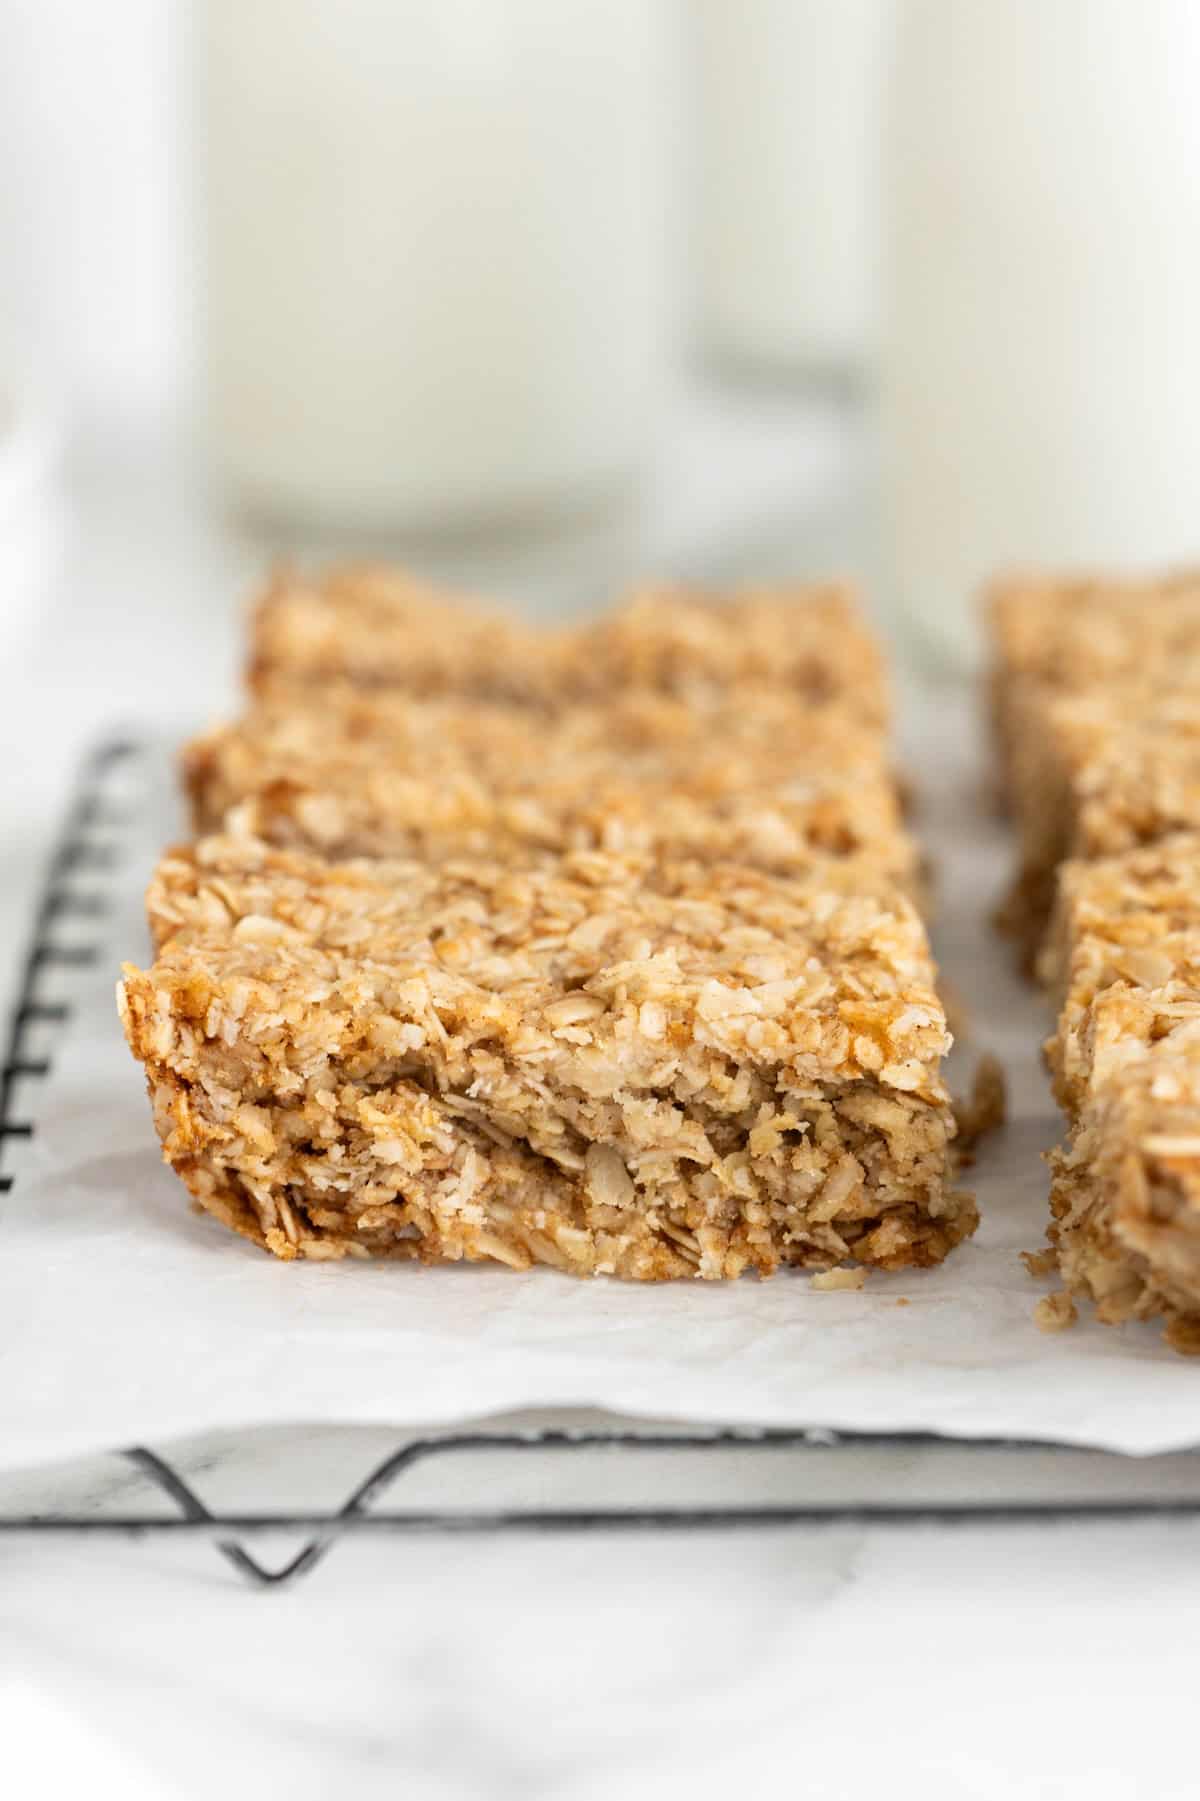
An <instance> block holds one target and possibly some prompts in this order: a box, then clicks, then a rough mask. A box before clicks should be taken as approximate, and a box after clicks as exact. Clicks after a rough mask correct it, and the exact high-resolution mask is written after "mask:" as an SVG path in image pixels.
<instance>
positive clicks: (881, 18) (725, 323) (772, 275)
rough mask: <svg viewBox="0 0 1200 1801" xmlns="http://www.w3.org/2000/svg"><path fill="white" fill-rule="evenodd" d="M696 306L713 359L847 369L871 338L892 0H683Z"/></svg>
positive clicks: (800, 369) (852, 371)
mask: <svg viewBox="0 0 1200 1801" xmlns="http://www.w3.org/2000/svg"><path fill="white" fill-rule="evenodd" d="M694 17H695V23H696V36H697V55H698V88H699V108H698V120H697V127H698V134H697V144H696V156H697V177H698V190H699V192H698V217H697V234H698V251H699V282H700V293H699V315H700V332H701V336H702V339H703V344H704V348H705V349H706V350H707V351H708V352H709V353H710V355H711V356H712V357H713V358H714V359H715V360H717V361H718V362H721V363H725V364H729V365H731V366H734V367H738V366H740V367H743V368H745V369H747V370H749V371H751V372H753V371H755V370H761V371H763V372H766V371H783V372H785V373H790V374H793V375H796V376H799V377H812V376H817V377H822V376H828V375H831V374H832V375H834V376H846V375H850V376H857V375H858V374H859V373H860V371H861V369H862V367H863V365H864V364H867V363H869V362H870V361H871V358H872V356H873V352H874V346H875V311H876V303H877V295H878V255H879V230H880V224H879V181H880V168H879V164H880V108H881V98H882V87H883V79H884V72H885V64H886V53H887V45H888V37H889V27H890V17H891V0H695V12H694Z"/></svg>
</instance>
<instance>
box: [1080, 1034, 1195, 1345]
mask: <svg viewBox="0 0 1200 1801" xmlns="http://www.w3.org/2000/svg"><path fill="white" fill-rule="evenodd" d="M1052 1168H1053V1172H1054V1176H1053V1185H1052V1188H1051V1196H1050V1201H1051V1210H1052V1213H1053V1215H1054V1225H1053V1227H1052V1228H1051V1236H1052V1239H1053V1241H1054V1243H1055V1245H1056V1247H1057V1252H1058V1265H1059V1270H1060V1272H1061V1274H1062V1277H1063V1280H1064V1282H1065V1283H1066V1286H1067V1289H1068V1291H1069V1292H1070V1293H1071V1294H1074V1295H1078V1296H1080V1297H1083V1298H1086V1299H1088V1300H1090V1301H1092V1302H1093V1303H1094V1304H1095V1308H1096V1312H1097V1315H1098V1317H1099V1318H1100V1319H1101V1320H1103V1321H1105V1322H1106V1323H1108V1324H1111V1325H1119V1324H1121V1323H1122V1322H1123V1321H1125V1320H1134V1319H1152V1318H1162V1319H1163V1320H1165V1322H1166V1336H1167V1339H1168V1341H1169V1342H1170V1343H1171V1344H1172V1345H1174V1346H1175V1348H1176V1349H1177V1350H1182V1351H1188V1352H1195V1351H1198V1350H1200V1037H1197V1036H1195V1035H1193V1034H1178V1033H1177V1034H1175V1035H1174V1036H1172V1037H1169V1038H1167V1039H1165V1040H1163V1041H1161V1042H1158V1043H1154V1044H1151V1045H1149V1046H1148V1047H1147V1048H1146V1049H1145V1052H1144V1054H1143V1055H1142V1056H1140V1057H1136V1058H1134V1059H1132V1060H1130V1061H1128V1062H1126V1063H1124V1064H1123V1065H1122V1066H1121V1067H1120V1068H1119V1069H1118V1070H1117V1071H1115V1072H1113V1073H1112V1074H1111V1075H1110V1076H1109V1078H1108V1080H1107V1081H1105V1082H1103V1083H1100V1084H1096V1085H1094V1086H1093V1088H1092V1090H1091V1092H1090V1095H1089V1098H1088V1100H1087V1102H1086V1104H1085V1106H1084V1108H1083V1111H1082V1113H1081V1115H1080V1118H1079V1121H1078V1125H1077V1127H1076V1131H1075V1133H1074V1136H1073V1138H1072V1140H1071V1143H1070V1144H1069V1145H1068V1146H1067V1147H1066V1148H1065V1149H1064V1150H1062V1151H1059V1152H1056V1153H1055V1156H1054V1159H1053V1162H1052Z"/></svg>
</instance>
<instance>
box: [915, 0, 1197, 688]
mask: <svg viewBox="0 0 1200 1801" xmlns="http://www.w3.org/2000/svg"><path fill="white" fill-rule="evenodd" d="M1198 77H1200V7H1197V6H1196V5H1194V4H1193V0H1139V4H1138V5H1136V6H1131V5H1130V4H1129V3H1128V0H974V3H973V4H972V5H969V6H966V5H963V4H962V3H961V0H904V3H903V5H902V8H901V12H900V29H899V35H898V43H897V65H896V85H895V92H894V97H893V116H892V120H891V130H890V133H889V139H890V141H889V155H888V164H887V166H888V169H889V172H890V192H889V195H888V232H887V236H888V256H887V264H888V280H887V303H886V310H885V320H884V327H883V336H884V346H883V377H882V403H883V427H884V467H885V488H884V499H885V538H886V545H887V552H888V558H889V562H890V566H891V572H892V575H893V577H894V580H895V582H896V587H897V595H898V600H899V603H900V605H901V607H902V608H903V610H904V612H905V613H906V614H907V615H908V617H909V618H910V619H912V620H914V621H915V622H916V623H917V626H918V628H919V630H920V633H921V635H922V637H923V638H924V639H925V641H926V644H927V646H928V647H929V648H930V649H932V650H933V651H934V652H935V653H940V654H941V655H942V656H944V657H945V656H949V657H951V658H953V659H955V660H958V661H963V660H968V659H969V658H970V657H971V656H972V655H973V654H974V651H975V648H976V633H975V618H974V614H975V604H976V595H977V589H978V585H979V583H980V581H981V580H982V579H984V578H985V577H986V576H987V575H988V573H989V572H991V571H992V570H994V569H995V568H997V567H1002V566H1005V565H1009V566H1011V565H1014V564H1017V565H1020V564H1031V563H1037V564H1051V565H1055V564H1058V565H1080V564H1082V565H1086V566H1089V567H1097V566H1117V565H1125V564H1146V563H1149V564H1156V565H1159V564H1170V563H1172V562H1175V561H1178V560H1181V559H1190V558H1193V557H1194V556H1195V555H1196V553H1197V551H1198V550H1200V497H1198V490H1197V471H1198V470H1200V327H1198V323H1197V322H1198V321H1200V107H1197V105H1196V83H1197V78H1198Z"/></svg>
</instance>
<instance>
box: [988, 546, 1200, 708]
mask: <svg viewBox="0 0 1200 1801" xmlns="http://www.w3.org/2000/svg"><path fill="white" fill-rule="evenodd" d="M984 609H985V614H986V622H987V627H988V633H989V636H990V639H991V643H992V652H993V674H994V677H995V682H996V687H995V691H994V692H995V698H996V699H997V700H998V702H999V704H1000V708H1001V713H1002V714H1003V712H1004V709H1005V706H1006V703H1007V696H1008V694H1009V693H1010V692H1011V689H1012V685H1013V684H1014V683H1015V682H1019V681H1022V680H1026V679H1032V680H1034V681H1039V682H1044V683H1046V684H1047V685H1048V686H1050V687H1052V688H1057V689H1058V690H1059V691H1060V692H1078V691H1079V690H1081V689H1085V688H1095V687H1101V686H1112V685H1113V684H1114V683H1115V682H1119V681H1120V680H1122V679H1123V678H1124V677H1126V676H1130V675H1133V676H1139V675H1145V674H1147V673H1148V672H1149V671H1150V668H1151V665H1155V666H1157V667H1158V668H1159V669H1162V670H1164V671H1169V670H1170V669H1171V668H1172V666H1177V665H1178V663H1179V661H1180V659H1181V658H1187V659H1191V660H1195V658H1196V657H1197V655H1200V569H1183V570H1178V571H1176V572H1173V573H1171V574H1168V575H1164V576H1148V577H1144V578H1140V579H1121V578H1116V577H1105V576H1095V575H1078V576H1055V575H1046V574H1042V575H1013V576H1005V577H1003V578H1001V579H999V580H997V581H995V582H993V583H992V585H991V587H990V588H989V590H988V591H987V593H986V594H985V596H984Z"/></svg>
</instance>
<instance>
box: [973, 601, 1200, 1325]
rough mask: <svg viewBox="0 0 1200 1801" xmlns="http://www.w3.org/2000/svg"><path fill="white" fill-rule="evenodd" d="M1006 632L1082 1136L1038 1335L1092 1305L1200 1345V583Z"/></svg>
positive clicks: (1075, 1137)
mask: <svg viewBox="0 0 1200 1801" xmlns="http://www.w3.org/2000/svg"><path fill="white" fill-rule="evenodd" d="M990 624H991V630H992V637H993V645H994V651H995V659H994V666H993V687H992V696H993V711H994V716H995V724H996V735H997V741H998V748H999V754H1000V761H1001V764H1002V767H1003V771H1004V784H1005V789H1006V793H1007V797H1008V800H1009V803H1010V806H1011V809H1012V812H1013V814H1014V816H1015V821H1016V828H1017V835H1018V844H1019V849H1020V871H1019V875H1018V878H1017V881H1016V884H1015V886H1014V890H1013V894H1012V896H1011V897H1010V901H1009V904H1008V909H1007V913H1008V923H1009V924H1010V925H1011V926H1013V927H1015V929H1016V932H1017V934H1018V936H1019V937H1020V939H1021V940H1022V943H1023V945H1024V948H1025V951H1026V954H1027V955H1028V956H1029V957H1030V959H1031V960H1033V961H1035V962H1036V967H1037V970H1038V973H1039V974H1040V975H1041V977H1042V979H1043V980H1044V981H1045V982H1046V984H1047V986H1048V987H1049V988H1050V989H1051V990H1052V992H1053V993H1054V994H1055V995H1056V997H1057V1001H1058V1006H1059V1014H1058V1021H1057V1025H1056V1028H1055V1030H1054V1032H1053V1033H1052V1034H1051V1036H1050V1038H1049V1040H1048V1041H1047V1044H1046V1057H1047V1062H1048V1064H1049V1067H1050V1072H1051V1075H1052V1078H1053V1082H1054V1089H1055V1094H1056V1097H1057V1099H1058V1101H1059V1103H1060V1105H1061V1106H1062V1108H1063V1110H1064V1112H1065V1114H1066V1117H1067V1127H1068V1132H1067V1139H1066V1142H1065V1144H1064V1145H1063V1147H1062V1148H1061V1149H1060V1150H1059V1151H1057V1152H1055V1153H1054V1155H1053V1158H1052V1160H1051V1167H1052V1170H1053V1183H1052V1189H1051V1213H1052V1220H1053V1223H1052V1225H1051V1228H1050V1241H1051V1245H1052V1247H1053V1249H1054V1252H1055V1255H1056V1258H1057V1264H1058V1268H1059V1272H1060V1274H1061V1276H1062V1278H1063V1280H1064V1282H1065V1285H1066V1293H1064V1294H1062V1295H1057V1296H1051V1297H1049V1298H1048V1299H1047V1300H1046V1301H1043V1302H1042V1303H1041V1306H1040V1309H1039V1323H1041V1324H1042V1325H1043V1326H1044V1327H1045V1328H1046V1329H1057V1328H1058V1327H1060V1326H1061V1325H1062V1324H1066V1323H1070V1319H1071V1318H1072V1317H1073V1311H1074V1303H1073V1301H1072V1299H1071V1297H1072V1296H1075V1297H1079V1298H1085V1299H1088V1300H1090V1301H1092V1302H1093V1303H1094V1304H1095V1309H1096V1313H1097V1315H1098V1317H1099V1318H1100V1319H1101V1320H1104V1321H1106V1322H1109V1323H1120V1322H1121V1321H1124V1320H1132V1319H1146V1318H1151V1317H1161V1318H1163V1319H1164V1320H1165V1321H1166V1326H1167V1336H1168V1338H1169V1339H1170V1341H1171V1343H1172V1344H1174V1345H1175V1346H1176V1348H1178V1349H1183V1350H1191V1349H1195V1348H1197V1347H1198V1346H1200V898H1198V897H1200V576H1198V575H1197V573H1196V572H1194V571H1193V572H1185V573H1184V574H1182V575H1180V576H1178V577H1171V578H1168V579H1166V580H1162V581H1150V582H1104V581H1085V582H1073V583H1072V582H1067V583H1055V582H1044V583H1040V584H1039V583H1036V582H1025V583H1010V584H1007V585H1005V586H1003V587H1002V588H1000V589H998V590H997V591H996V592H995V593H994V594H993V596H992V598H991V602H990ZM1064 859H1065V860H1064ZM1047 920H1049V928H1048V930H1047ZM1039 945H1040V950H1039Z"/></svg>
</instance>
